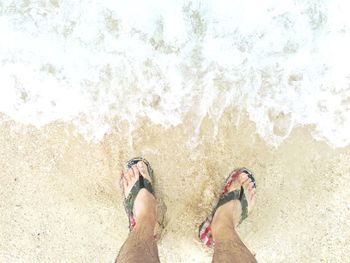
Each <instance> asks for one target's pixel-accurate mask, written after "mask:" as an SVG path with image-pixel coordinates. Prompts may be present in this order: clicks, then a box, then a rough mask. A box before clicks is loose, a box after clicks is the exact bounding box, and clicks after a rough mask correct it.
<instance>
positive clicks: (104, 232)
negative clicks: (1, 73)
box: [0, 108, 350, 262]
mask: <svg viewBox="0 0 350 263" xmlns="http://www.w3.org/2000/svg"><path fill="white" fill-rule="evenodd" d="M234 112H235V110H234V109H232V108H231V109H228V110H227V111H226V112H225V113H224V114H223V115H222V117H221V119H220V121H219V126H218V133H217V135H216V136H215V128H214V127H215V125H214V122H213V121H212V120H211V119H210V118H209V117H206V118H205V119H204V120H203V122H202V124H201V126H200V128H199V130H198V131H199V133H198V136H194V134H195V132H194V131H195V130H196V128H197V127H196V126H195V125H194V122H193V121H192V120H191V117H188V118H186V119H185V121H184V123H183V124H181V125H179V126H177V127H173V128H163V127H161V126H157V125H154V124H151V123H149V122H148V120H147V119H143V120H140V121H139V123H138V126H137V127H136V129H135V130H134V131H132V132H131V133H130V132H129V127H128V124H127V123H126V122H116V124H115V126H114V127H115V129H114V130H113V131H112V132H111V133H110V134H109V135H107V136H105V138H104V139H103V140H102V141H101V142H98V143H94V142H87V141H85V140H84V138H83V137H82V136H80V135H79V134H77V132H76V131H75V129H74V127H73V125H72V124H70V123H58V122H57V123H53V124H50V125H47V126H44V127H41V128H39V129H37V128H34V127H30V126H25V125H21V124H18V123H15V122H13V121H11V120H8V119H7V118H6V116H3V115H2V116H1V117H0V119H1V120H2V121H1V122H0V165H1V170H0V182H1V190H0V209H1V214H0V229H1V231H0V261H1V262H113V260H114V259H115V257H116V255H117V253H118V251H119V248H120V246H121V245H122V243H123V241H124V240H125V238H126V237H127V235H128V227H127V218H126V216H125V212H124V208H123V206H122V195H121V190H120V189H119V185H118V181H119V180H118V179H119V172H120V170H121V169H122V167H123V164H124V162H125V161H126V160H128V159H129V158H131V157H134V156H138V155H142V156H144V157H145V158H147V159H148V160H149V161H150V162H151V164H152V167H153V169H154V171H155V177H156V182H155V187H156V190H157V194H158V197H159V198H160V199H161V200H162V201H163V202H164V203H165V204H166V206H167V213H166V216H165V221H164V223H165V225H166V228H165V230H164V231H163V233H162V234H163V237H162V239H161V240H160V241H159V252H160V258H161V261H162V262H210V261H211V255H212V254H211V253H212V252H211V251H209V250H207V249H206V248H204V246H203V245H202V244H201V243H199V242H198V240H197V230H198V225H199V224H200V223H201V221H202V220H203V219H204V218H205V216H206V215H207V214H208V213H209V211H210V209H211V207H212V204H213V202H214V201H215V198H216V195H217V193H218V191H219V189H220V187H221V185H222V183H223V181H224V180H225V178H226V177H227V175H228V173H229V172H230V171H231V170H232V169H233V168H237V167H241V166H246V167H248V168H250V169H251V170H252V171H254V173H255V176H256V179H257V185H258V202H257V205H256V207H255V209H254V211H253V213H252V214H251V215H250V217H249V218H248V219H247V220H246V221H245V222H244V223H243V224H242V225H241V226H240V227H239V229H238V230H239V233H240V234H241V236H242V239H243V241H244V242H245V243H246V244H247V246H248V247H249V248H250V249H251V250H252V252H253V253H254V254H255V255H256V258H257V260H258V261H259V262H345V261H347V260H348V257H347V256H348V251H349V249H350V245H349V244H350V221H349V218H350V191H349V190H348V189H349V188H350V162H349V160H350V147H347V148H342V149H333V148H332V147H330V146H329V145H327V144H326V143H325V142H321V141H316V140H315V139H313V138H312V136H311V132H312V127H299V128H296V129H294V130H293V131H292V134H291V135H290V136H289V138H288V139H287V140H285V141H284V142H283V143H282V144H281V145H280V146H279V147H278V148H277V149H276V148H273V147H271V146H269V145H267V144H266V143H265V142H264V141H263V140H262V139H261V138H259V136H258V135H256V133H255V126H254V123H252V122H251V121H249V119H248V118H247V117H246V116H243V117H241V118H240V119H237V116H236V115H235V114H234ZM233 123H237V124H238V125H237V126H235V125H233Z"/></svg>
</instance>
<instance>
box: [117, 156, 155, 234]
mask: <svg viewBox="0 0 350 263" xmlns="http://www.w3.org/2000/svg"><path fill="white" fill-rule="evenodd" d="M140 175H141V176H142V177H143V178H144V179H146V180H147V181H148V182H149V183H152V178H151V176H150V175H149V172H148V169H147V166H146V164H145V163H144V162H143V161H138V162H137V163H136V164H134V165H132V166H131V167H130V168H129V170H128V171H126V172H125V173H122V176H121V182H122V187H123V192H124V197H125V203H126V210H127V213H128V214H129V220H130V230H132V229H133V227H134V226H135V224H136V222H137V225H138V226H141V225H142V224H144V225H147V226H151V227H153V228H154V225H155V222H156V200H155V198H154V196H153V194H152V191H151V192H150V190H149V189H146V188H141V187H139V185H137V184H140V182H141V181H144V182H145V184H146V180H142V178H141V177H140ZM138 187H139V188H141V189H139V190H138ZM137 191H138V192H137ZM128 209H129V210H131V211H129V210H128Z"/></svg>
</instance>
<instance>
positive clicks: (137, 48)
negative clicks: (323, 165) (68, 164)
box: [0, 0, 350, 146]
mask: <svg viewBox="0 0 350 263" xmlns="http://www.w3.org/2000/svg"><path fill="white" fill-rule="evenodd" d="M346 10H349V4H348V3H347V2H346V1H341V0H333V1H311V0H308V1H307V0H306V1H301V0H300V1H292V0H286V1H277V0H262V1H258V2H257V1H222V0H221V1H214V2H213V1H192V2H188V1H164V0H163V1H147V2H145V1H127V2H125V1H111V0H109V1H97V0H89V1H84V2H81V3H78V2H76V3H75V2H72V1H67V0H56V1H55V0H53V1H50V2H46V1H35V2H32V3H30V2H28V3H26V2H19V1H14V0H6V1H3V2H2V3H0V36H1V38H0V83H1V88H0V111H1V112H4V113H6V114H7V115H9V116H10V117H11V118H13V119H14V120H16V121H19V122H23V123H29V124H33V125H36V126H40V125H44V124H46V123H50V122H52V121H55V120H64V121H74V123H76V125H77V127H78V129H79V131H81V132H82V133H83V134H84V135H85V136H86V138H93V139H100V138H102V137H103V135H104V134H105V133H106V132H108V130H109V129H110V125H111V120H112V119H113V118H115V117H117V118H120V119H127V120H129V121H130V122H135V121H136V120H137V119H138V118H139V117H142V116H148V117H149V118H150V119H151V120H152V121H153V122H155V123H158V124H162V125H165V126H168V125H177V124H179V123H181V121H182V119H183V117H184V116H185V115H186V114H189V113H191V114H193V115H194V116H195V117H196V118H197V120H198V123H200V121H201V119H202V118H203V117H204V116H205V115H207V114H209V115H210V116H211V117H212V118H213V119H214V120H215V119H216V120H218V119H219V118H220V116H221V114H222V112H223V111H224V109H225V108H226V107H228V106H230V105H236V106H238V107H240V108H241V109H242V110H246V111H247V112H248V113H249V116H250V118H251V119H252V120H253V121H254V122H255V123H256V126H257V132H258V133H259V134H260V135H261V136H262V137H263V138H264V139H265V140H266V141H268V142H269V143H271V144H273V145H279V144H280V143H281V142H282V141H283V140H284V139H285V138H287V137H288V135H289V133H290V131H291V130H292V128H293V127H295V126H297V125H306V124H311V125H314V127H315V129H314V134H313V135H314V137H315V138H317V139H324V140H326V141H327V142H329V143H331V144H332V145H334V146H346V145H349V144H350V136H348V134H350V88H349V77H350V72H349V68H350V49H349V48H348V47H349V46H350V33H349V31H350V19H349V17H348V15H347V12H346ZM232 125H234V124H232Z"/></svg>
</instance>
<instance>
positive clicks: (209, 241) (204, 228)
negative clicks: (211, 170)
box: [198, 168, 256, 248]
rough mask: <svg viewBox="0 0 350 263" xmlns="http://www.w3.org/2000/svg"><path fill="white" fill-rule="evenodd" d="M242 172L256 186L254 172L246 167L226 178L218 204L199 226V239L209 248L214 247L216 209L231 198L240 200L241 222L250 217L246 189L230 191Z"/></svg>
mask: <svg viewBox="0 0 350 263" xmlns="http://www.w3.org/2000/svg"><path fill="white" fill-rule="evenodd" d="M241 173H246V174H247V175H248V177H249V178H250V179H251V180H252V182H253V183H254V185H253V187H254V188H256V180H255V178H254V176H253V174H252V173H251V172H250V171H249V170H248V169H246V168H241V169H237V170H234V171H233V172H232V173H231V174H230V175H229V176H228V178H227V179H226V182H225V185H224V187H223V190H222V192H221V193H220V196H219V201H218V202H217V204H216V206H214V208H213V210H212V212H211V213H210V215H209V216H208V217H207V218H206V220H204V222H203V223H202V224H201V225H200V227H199V232H198V237H199V239H200V240H201V241H202V242H203V243H204V244H205V245H206V246H208V247H209V248H212V247H213V246H214V240H213V236H212V232H211V222H212V221H213V218H214V214H215V212H216V210H217V209H218V208H219V207H220V206H222V205H224V204H226V203H227V202H229V201H231V200H239V201H240V202H241V205H242V215H241V219H240V222H239V224H241V223H242V221H243V220H244V219H246V218H247V217H248V201H247V199H246V196H245V194H244V189H243V187H241V189H237V190H234V191H231V192H228V191H229V189H230V187H231V184H232V183H233V182H234V180H236V179H237V178H238V176H239V175H240V174H241Z"/></svg>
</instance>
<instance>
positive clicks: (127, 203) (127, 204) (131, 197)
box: [122, 157, 155, 232]
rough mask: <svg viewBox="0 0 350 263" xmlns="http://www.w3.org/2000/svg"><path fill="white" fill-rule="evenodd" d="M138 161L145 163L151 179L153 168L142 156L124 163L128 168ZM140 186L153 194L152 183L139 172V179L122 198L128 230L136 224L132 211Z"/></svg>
mask: <svg viewBox="0 0 350 263" xmlns="http://www.w3.org/2000/svg"><path fill="white" fill-rule="evenodd" d="M139 161H143V162H144V163H145V164H146V166H147V171H148V174H149V176H150V177H151V179H152V181H153V170H152V168H151V165H150V164H149V162H148V161H147V160H146V159H144V158H142V157H136V158H133V159H131V160H129V161H128V162H127V163H126V167H127V168H128V169H130V168H131V167H132V166H133V165H135V164H137V163H138V162H139ZM142 188H145V189H147V191H148V192H150V193H151V194H152V195H153V196H155V195H154V190H153V186H152V183H151V182H150V181H149V180H147V179H146V178H144V177H143V176H142V175H141V173H140V178H139V180H137V181H136V183H135V184H134V185H133V187H132V188H131V190H130V192H129V194H128V196H127V197H126V198H124V208H125V212H126V214H127V216H128V218H129V230H130V232H131V231H132V230H133V229H134V227H135V225H136V221H135V217H134V212H133V209H134V202H135V199H136V196H137V194H138V193H139V191H140V190H141V189H142ZM122 189H123V191H124V188H122ZM124 197H125V194H124Z"/></svg>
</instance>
